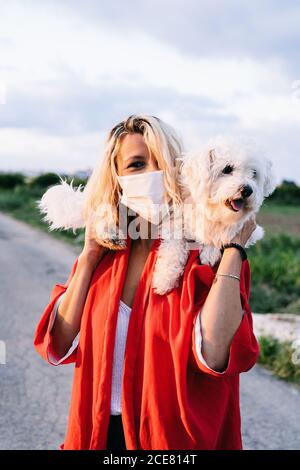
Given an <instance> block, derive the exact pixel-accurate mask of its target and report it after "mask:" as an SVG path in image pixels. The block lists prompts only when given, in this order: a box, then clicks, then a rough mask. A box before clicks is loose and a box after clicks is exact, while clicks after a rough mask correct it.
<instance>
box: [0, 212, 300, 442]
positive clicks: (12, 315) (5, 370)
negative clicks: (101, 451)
mask: <svg viewBox="0 0 300 470" xmlns="http://www.w3.org/2000/svg"><path fill="white" fill-rule="evenodd" d="M77 253H78V251H76V250H75V249H74V248H72V247H69V246H68V245H66V244H65V243H63V242H60V241H57V240H54V239H53V238H52V237H51V236H49V235H47V234H44V233H42V232H41V231H39V230H37V229H33V228H31V227H29V226H27V225H26V224H25V223H22V222H19V221H16V220H14V219H12V218H10V217H8V216H6V215H3V214H1V213H0V262H1V269H0V300H1V302H0V341H1V342H2V343H1V344H2V345H3V342H5V345H6V364H0V449H58V447H59V445H60V444H61V443H62V442H63V439H64V433H65V427H66V419H67V413H68V408H69V402H70V394H71V386H72V374H73V367H74V366H73V365H72V364H71V365H64V366H58V367H55V366H51V365H48V364H47V363H46V362H44V361H43V360H42V359H41V358H40V356H39V355H38V354H37V353H36V351H35V349H34V348H33V334H34V330H35V327H36V325H37V322H38V320H39V318H40V316H41V313H42V312H43V310H44V308H45V306H46V305H47V303H48V299H49V294H50V291H51V289H52V287H53V285H54V284H56V283H64V282H65V281H66V279H67V277H68V274H69V272H70V268H71V266H72V264H73V262H74V261H75V259H76V256H77ZM0 362H1V361H0ZM240 377H241V411H242V430H243V443H244V448H245V449H274V450H275V449H300V389H299V387H296V386H292V385H290V384H287V383H285V382H282V381H279V380H277V379H276V378H274V377H273V376H272V375H271V374H270V373H269V372H267V371H265V370H264V369H262V368H261V367H259V366H258V365H256V366H255V367H254V368H253V369H252V370H251V371H250V372H248V373H246V374H241V376H240Z"/></svg>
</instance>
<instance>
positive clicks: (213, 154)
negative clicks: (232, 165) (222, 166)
mask: <svg viewBox="0 0 300 470" xmlns="http://www.w3.org/2000/svg"><path fill="white" fill-rule="evenodd" d="M216 158H217V155H216V149H214V148H212V149H210V150H209V151H208V164H209V168H211V167H212V166H213V164H214V162H215V159H216Z"/></svg>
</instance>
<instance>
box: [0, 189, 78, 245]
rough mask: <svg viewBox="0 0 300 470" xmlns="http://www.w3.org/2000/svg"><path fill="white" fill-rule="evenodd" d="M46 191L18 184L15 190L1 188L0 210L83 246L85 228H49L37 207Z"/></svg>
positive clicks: (57, 236) (59, 237) (73, 243)
mask: <svg viewBox="0 0 300 470" xmlns="http://www.w3.org/2000/svg"><path fill="white" fill-rule="evenodd" d="M44 192H45V189H38V188H35V189H31V188H29V187H28V186H26V185H24V186H17V187H16V188H15V189H14V190H0V211H2V212H5V213H7V214H9V215H11V216H13V217H15V218H16V219H18V220H22V221H23V222H26V223H28V224H30V225H32V226H33V227H38V228H40V229H41V230H43V231H44V232H47V233H51V235H52V236H53V237H55V238H57V239H60V240H64V241H66V242H67V243H70V244H72V245H75V246H83V242H84V229H78V230H76V234H74V233H73V230H52V231H50V230H49V227H48V225H47V224H46V223H45V222H44V221H43V220H42V218H43V215H42V214H41V213H40V211H39V210H38V208H37V207H36V202H37V201H38V199H40V198H41V197H42V195H43V193H44Z"/></svg>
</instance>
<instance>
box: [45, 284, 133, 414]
mask: <svg viewBox="0 0 300 470" xmlns="http://www.w3.org/2000/svg"><path fill="white" fill-rule="evenodd" d="M63 296H64V293H63V294H62V295H60V296H59V298H58V299H57V301H56V303H55V305H54V308H53V316H52V319H51V324H52V325H51V327H50V330H51V328H52V326H53V323H54V320H55V317H56V314H57V310H58V306H59V304H60V301H61V299H62V298H63ZM130 313H131V308H130V307H129V306H128V305H126V304H125V303H124V302H123V301H122V300H121V301H120V306H119V312H118V319H117V327H116V338H115V346H114V357H113V369H112V390H111V404H110V413H111V414H112V415H118V414H121V412H122V410H121V393H122V373H123V363H124V353H125V345H126V338H127V330H128V323H129V317H130ZM78 342H79V333H78V335H77V336H76V338H75V339H74V341H73V343H72V346H71V347H70V349H69V351H68V352H67V354H66V355H65V356H64V357H62V358H57V357H56V356H54V354H53V352H52V351H51V350H48V357H49V359H50V360H51V362H52V363H53V364H54V365H58V364H60V363H61V362H62V361H63V360H64V359H66V358H67V357H68V356H70V354H71V353H72V352H73V351H74V349H75V348H76V347H77V345H78Z"/></svg>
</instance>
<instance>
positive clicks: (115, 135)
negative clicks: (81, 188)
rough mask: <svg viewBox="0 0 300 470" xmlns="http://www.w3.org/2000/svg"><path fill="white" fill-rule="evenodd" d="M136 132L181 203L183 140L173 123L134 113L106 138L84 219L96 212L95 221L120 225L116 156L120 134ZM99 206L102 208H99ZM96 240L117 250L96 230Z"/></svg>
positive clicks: (169, 191) (168, 188) (88, 186)
mask: <svg viewBox="0 0 300 470" xmlns="http://www.w3.org/2000/svg"><path fill="white" fill-rule="evenodd" d="M134 133H139V134H141V135H142V136H143V138H144V141H145V144H146V145H147V148H148V150H149V153H150V154H152V155H153V156H154V158H155V159H156V161H157V165H158V167H159V169H160V170H163V171H164V184H165V188H166V193H167V195H168V196H169V200H170V203H171V205H172V206H173V207H174V208H176V207H178V206H180V204H181V202H182V199H181V195H180V189H179V183H178V178H177V176H178V160H177V157H180V156H181V154H182V152H183V145H182V142H181V139H180V138H179V137H178V136H177V135H176V132H175V131H174V129H173V128H172V127H171V126H170V125H168V124H166V123H165V122H164V121H162V120H161V119H159V118H158V117H155V116H151V115H146V114H132V115H131V116H129V117H128V118H127V119H125V120H123V121H121V122H119V123H118V124H116V125H115V126H114V127H113V128H112V129H111V131H109V133H108V135H107V137H106V141H105V149H104V156H103V159H101V160H100V161H99V163H98V164H97V166H96V167H95V169H94V170H93V172H92V174H91V175H90V177H89V179H88V182H87V184H86V187H85V203H84V209H83V217H84V220H85V221H87V219H88V217H89V215H90V214H91V213H96V216H95V220H94V223H95V224H96V223H97V221H99V218H101V224H102V226H105V227H110V226H112V224H113V225H115V226H116V227H118V224H119V217H118V213H119V212H118V206H119V199H120V196H121V193H120V191H121V188H120V185H119V182H118V180H117V161H116V159H117V156H118V152H119V150H120V145H121V137H122V136H123V135H126V134H134ZM99 208H101V210H100V211H99ZM108 238H110V237H108ZM95 239H96V240H97V242H98V243H100V244H102V245H104V246H108V247H109V248H112V249H118V245H117V244H115V243H113V242H112V241H111V240H107V239H106V240H105V239H103V238H100V237H99V232H98V235H97V231H95Z"/></svg>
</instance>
